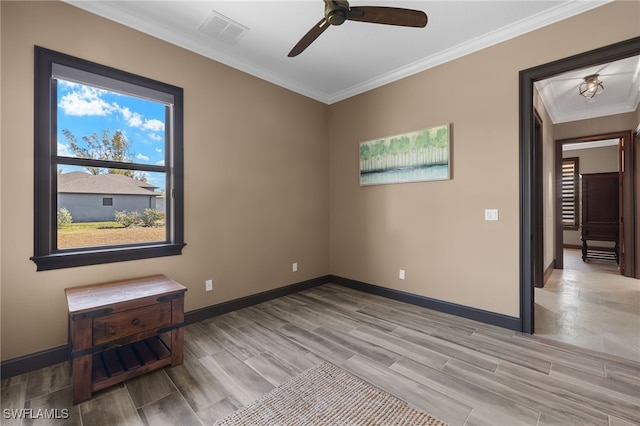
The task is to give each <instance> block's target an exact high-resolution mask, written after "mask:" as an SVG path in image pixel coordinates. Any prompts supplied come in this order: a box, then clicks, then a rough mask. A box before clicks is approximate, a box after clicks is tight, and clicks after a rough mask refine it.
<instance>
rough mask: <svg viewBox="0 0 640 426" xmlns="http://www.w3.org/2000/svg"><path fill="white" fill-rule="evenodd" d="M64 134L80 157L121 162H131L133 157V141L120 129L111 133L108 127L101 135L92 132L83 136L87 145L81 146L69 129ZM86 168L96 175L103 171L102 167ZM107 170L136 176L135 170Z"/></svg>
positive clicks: (70, 146) (71, 147) (132, 176)
mask: <svg viewBox="0 0 640 426" xmlns="http://www.w3.org/2000/svg"><path fill="white" fill-rule="evenodd" d="M62 134H63V135H64V137H65V138H66V139H67V142H69V148H70V149H71V151H73V153H74V154H75V155H76V156H78V157H80V158H91V159H94V160H106V161H119V162H130V161H131V159H132V158H133V154H132V152H131V142H130V141H129V140H128V139H127V137H126V136H125V135H124V133H122V132H121V131H120V130H118V131H116V132H115V133H114V134H111V131H110V130H109V129H107V130H103V131H102V134H101V136H98V135H97V134H96V133H92V134H91V135H90V136H83V137H82V141H83V142H84V144H85V145H86V146H81V145H80V144H79V143H78V141H77V139H76V137H75V136H74V135H73V133H71V131H70V130H69V129H64V130H63V131H62ZM85 168H86V169H87V170H88V171H89V173H91V174H94V175H97V174H100V173H102V171H101V169H100V167H91V166H87V167H85ZM107 172H108V173H113V174H121V175H125V176H129V177H131V178H134V177H135V172H134V171H133V170H122V169H108V170H107Z"/></svg>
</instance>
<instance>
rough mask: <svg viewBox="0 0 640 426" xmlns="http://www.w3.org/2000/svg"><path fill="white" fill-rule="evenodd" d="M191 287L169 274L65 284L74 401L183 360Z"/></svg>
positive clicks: (80, 400) (85, 398) (75, 402)
mask: <svg viewBox="0 0 640 426" xmlns="http://www.w3.org/2000/svg"><path fill="white" fill-rule="evenodd" d="M186 290H187V289H186V287H184V286H182V285H181V284H178V283H177V282H175V281H172V280H170V279H169V278H167V277H165V276H164V275H154V276H150V277H142V278H136V279H132V280H125V281H114V282H108V283H103V284H96V285H88V286H81V287H73V288H68V289H66V290H65V293H66V295H67V304H68V307H69V361H70V364H71V380H72V386H73V402H74V404H77V403H79V402H82V401H86V400H87V399H89V398H91V395H92V393H93V392H96V391H98V390H100V389H104V388H106V387H108V386H111V385H114V384H116V383H120V382H122V381H124V380H128V379H130V378H132V377H135V376H138V375H140V374H143V373H146V372H149V371H152V370H155V369H157V368H161V367H164V366H167V365H179V364H182V361H183V356H184V331H183V329H182V327H183V326H184V294H185V291H186Z"/></svg>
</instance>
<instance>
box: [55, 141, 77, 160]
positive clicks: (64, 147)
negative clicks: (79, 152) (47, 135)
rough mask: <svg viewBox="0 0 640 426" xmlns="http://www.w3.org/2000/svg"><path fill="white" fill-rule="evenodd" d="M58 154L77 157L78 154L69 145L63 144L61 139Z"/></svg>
mask: <svg viewBox="0 0 640 426" xmlns="http://www.w3.org/2000/svg"><path fill="white" fill-rule="evenodd" d="M58 155H61V156H63V157H75V156H76V154H74V153H73V152H71V150H70V148H69V145H66V144H63V143H62V142H60V141H58Z"/></svg>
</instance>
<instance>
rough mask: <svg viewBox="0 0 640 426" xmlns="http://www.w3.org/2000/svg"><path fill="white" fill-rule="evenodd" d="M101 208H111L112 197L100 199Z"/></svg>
mask: <svg viewBox="0 0 640 426" xmlns="http://www.w3.org/2000/svg"><path fill="white" fill-rule="evenodd" d="M102 206H103V207H113V197H102Z"/></svg>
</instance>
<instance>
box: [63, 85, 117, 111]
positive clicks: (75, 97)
mask: <svg viewBox="0 0 640 426" xmlns="http://www.w3.org/2000/svg"><path fill="white" fill-rule="evenodd" d="M77 87H78V88H79V90H76V91H73V92H69V93H67V94H66V95H64V96H63V97H62V98H61V99H60V102H59V103H58V106H59V107H60V108H62V110H63V111H64V113H65V114H67V115H75V116H82V115H100V116H104V115H109V114H111V113H112V112H113V111H114V110H115V109H116V106H117V105H113V104H109V103H108V102H105V101H104V100H103V99H102V98H101V97H100V96H101V95H102V94H103V93H105V92H104V90H100V89H96V88H94V87H88V86H77Z"/></svg>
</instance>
